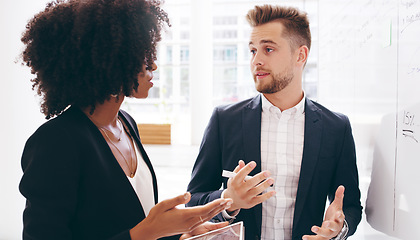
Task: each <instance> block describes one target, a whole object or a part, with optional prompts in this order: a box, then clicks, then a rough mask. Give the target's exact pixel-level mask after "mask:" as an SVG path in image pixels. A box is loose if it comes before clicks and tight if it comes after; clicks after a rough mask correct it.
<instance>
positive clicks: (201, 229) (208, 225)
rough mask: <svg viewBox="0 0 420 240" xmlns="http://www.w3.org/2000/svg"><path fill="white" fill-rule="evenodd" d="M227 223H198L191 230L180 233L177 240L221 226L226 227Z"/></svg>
mask: <svg viewBox="0 0 420 240" xmlns="http://www.w3.org/2000/svg"><path fill="white" fill-rule="evenodd" d="M227 225H229V222H219V223H212V222H205V223H203V224H201V225H198V227H196V228H195V229H194V230H192V231H191V232H189V233H184V234H182V236H181V237H180V238H179V240H184V239H186V238H190V237H194V236H197V235H200V234H203V233H206V232H210V231H213V230H216V229H219V228H222V227H226V226H227Z"/></svg>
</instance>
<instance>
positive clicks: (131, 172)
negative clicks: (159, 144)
mask: <svg viewBox="0 0 420 240" xmlns="http://www.w3.org/2000/svg"><path fill="white" fill-rule="evenodd" d="M100 129H101V130H102V132H103V133H104V134H105V136H106V138H108V140H109V142H110V143H111V144H112V146H114V148H115V149H117V151H118V152H119V153H120V155H121V156H122V157H123V159H124V161H125V163H126V164H127V167H128V170H129V171H130V177H131V178H133V177H134V170H133V167H132V164H129V163H128V161H127V159H126V158H125V156H124V154H122V152H121V151H120V149H119V148H118V147H117V146H116V145H115V144H114V143H113V141H112V140H111V138H110V137H109V136H108V134H107V133H106V131H104V129H102V128H100ZM118 141H120V140H118ZM126 141H127V144H128V149H129V151H130V157H131V162H133V159H134V158H135V157H134V158H133V153H132V149H131V143H130V142H129V141H128V140H126Z"/></svg>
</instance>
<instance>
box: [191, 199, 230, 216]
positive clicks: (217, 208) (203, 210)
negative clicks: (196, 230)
mask: <svg viewBox="0 0 420 240" xmlns="http://www.w3.org/2000/svg"><path fill="white" fill-rule="evenodd" d="M232 202H233V201H232V199H229V198H227V199H217V200H214V201H212V202H210V203H207V204H206V205H204V206H200V207H199V208H198V211H197V214H198V215H199V216H200V217H201V218H200V221H201V222H207V221H209V220H210V219H212V218H213V217H214V216H216V215H217V214H219V213H220V212H221V211H223V210H225V209H228V208H229V207H230V206H231V205H232Z"/></svg>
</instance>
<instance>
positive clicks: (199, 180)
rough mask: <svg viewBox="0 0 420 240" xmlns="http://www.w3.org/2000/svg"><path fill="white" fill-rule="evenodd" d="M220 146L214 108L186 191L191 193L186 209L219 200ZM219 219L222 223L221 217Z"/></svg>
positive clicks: (220, 183)
mask: <svg viewBox="0 0 420 240" xmlns="http://www.w3.org/2000/svg"><path fill="white" fill-rule="evenodd" d="M222 144H223V143H222V141H221V136H220V129H219V113H218V110H217V108H216V109H215V110H214V111H213V114H212V116H211V118H210V121H209V124H208V126H207V128H206V130H205V132H204V136H203V140H202V142H201V146H200V151H199V154H198V157H197V159H196V162H195V164H194V167H193V170H192V175H191V180H190V183H189V185H188V191H189V192H190V193H191V200H190V202H188V203H187V206H188V207H191V206H196V205H204V204H206V203H208V202H211V201H213V200H215V199H218V198H220V195H221V193H222V190H219V189H220V187H221V186H222V177H221V172H222V164H221V159H222V153H221V145H222ZM219 215H220V214H219ZM219 218H220V220H221V221H223V219H222V217H221V216H219Z"/></svg>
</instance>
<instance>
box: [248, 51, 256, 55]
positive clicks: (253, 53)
mask: <svg viewBox="0 0 420 240" xmlns="http://www.w3.org/2000/svg"><path fill="white" fill-rule="evenodd" d="M249 52H250V53H251V54H252V55H255V53H256V52H257V51H255V50H250V51H249Z"/></svg>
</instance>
